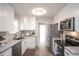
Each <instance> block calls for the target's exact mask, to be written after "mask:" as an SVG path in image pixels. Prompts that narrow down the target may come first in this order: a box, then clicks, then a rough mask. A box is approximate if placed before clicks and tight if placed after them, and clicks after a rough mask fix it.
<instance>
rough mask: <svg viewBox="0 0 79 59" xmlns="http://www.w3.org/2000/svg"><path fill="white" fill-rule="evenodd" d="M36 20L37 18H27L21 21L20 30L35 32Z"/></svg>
mask: <svg viewBox="0 0 79 59" xmlns="http://www.w3.org/2000/svg"><path fill="white" fill-rule="evenodd" d="M35 29H36V19H35V17H25V18H24V19H21V21H20V30H35Z"/></svg>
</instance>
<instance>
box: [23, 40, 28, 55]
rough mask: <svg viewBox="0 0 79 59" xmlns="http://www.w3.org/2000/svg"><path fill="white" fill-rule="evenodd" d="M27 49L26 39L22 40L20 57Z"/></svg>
mask: <svg viewBox="0 0 79 59" xmlns="http://www.w3.org/2000/svg"><path fill="white" fill-rule="evenodd" d="M26 49H27V39H24V40H23V41H22V55H23V53H24V52H25V50H26Z"/></svg>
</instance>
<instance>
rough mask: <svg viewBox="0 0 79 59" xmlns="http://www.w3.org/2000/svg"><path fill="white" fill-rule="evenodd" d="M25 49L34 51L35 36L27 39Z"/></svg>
mask: <svg viewBox="0 0 79 59" xmlns="http://www.w3.org/2000/svg"><path fill="white" fill-rule="evenodd" d="M27 48H28V49H35V36H33V37H29V38H27Z"/></svg>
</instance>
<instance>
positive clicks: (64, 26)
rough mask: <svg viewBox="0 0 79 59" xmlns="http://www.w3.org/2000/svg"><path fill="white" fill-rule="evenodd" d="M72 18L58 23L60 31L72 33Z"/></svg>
mask: <svg viewBox="0 0 79 59" xmlns="http://www.w3.org/2000/svg"><path fill="white" fill-rule="evenodd" d="M74 20H75V18H74V17H71V18H68V19H65V20H64V21H61V22H60V30H71V31H74V25H75V24H74V23H75V22H74Z"/></svg>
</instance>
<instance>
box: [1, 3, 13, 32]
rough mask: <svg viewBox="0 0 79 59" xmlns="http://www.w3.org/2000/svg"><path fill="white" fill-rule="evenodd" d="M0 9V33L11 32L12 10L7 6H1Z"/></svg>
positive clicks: (5, 4) (4, 4)
mask: <svg viewBox="0 0 79 59" xmlns="http://www.w3.org/2000/svg"><path fill="white" fill-rule="evenodd" d="M1 7H2V19H1V24H0V25H1V29H0V31H11V30H12V28H13V18H14V17H13V16H12V15H14V14H13V13H14V12H13V8H12V7H11V6H10V5H9V4H7V3H3V4H1Z"/></svg>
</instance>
